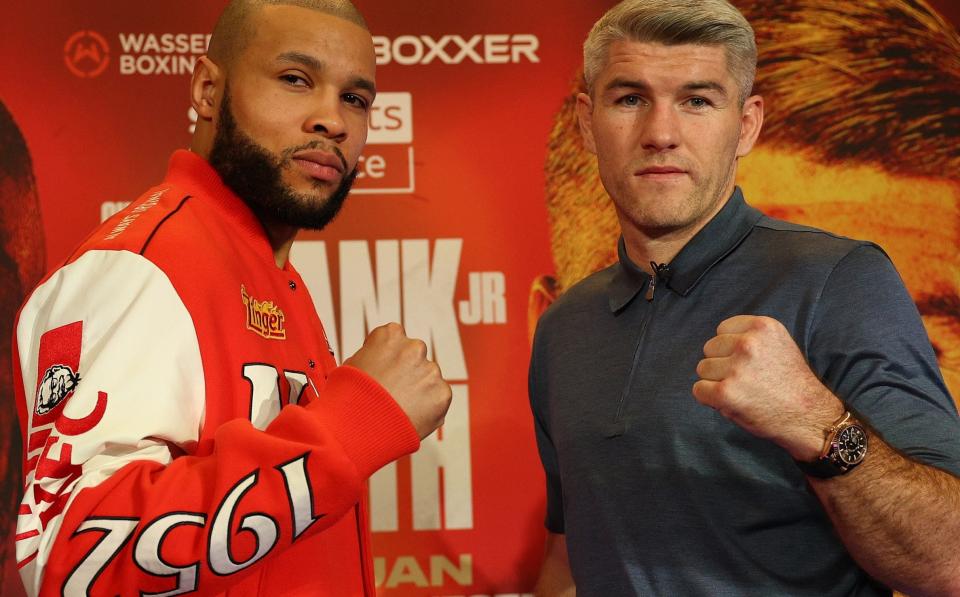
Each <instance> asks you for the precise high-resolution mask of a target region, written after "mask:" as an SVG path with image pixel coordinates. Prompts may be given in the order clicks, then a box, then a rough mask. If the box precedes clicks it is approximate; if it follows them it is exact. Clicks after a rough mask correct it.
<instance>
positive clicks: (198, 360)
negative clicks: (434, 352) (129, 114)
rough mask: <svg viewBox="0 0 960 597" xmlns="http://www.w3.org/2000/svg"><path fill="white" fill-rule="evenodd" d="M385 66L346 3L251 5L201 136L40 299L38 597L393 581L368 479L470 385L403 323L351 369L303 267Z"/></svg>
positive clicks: (222, 58)
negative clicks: (310, 232) (374, 555)
mask: <svg viewBox="0 0 960 597" xmlns="http://www.w3.org/2000/svg"><path fill="white" fill-rule="evenodd" d="M374 67H375V59H374V49H373V44H372V40H371V37H370V34H369V32H368V31H367V29H366V25H365V23H364V21H363V18H362V17H361V15H360V14H359V13H358V12H357V11H356V9H355V8H354V7H353V6H352V5H350V3H349V2H348V1H346V0H273V1H270V0H266V1H265V0H243V1H236V2H232V3H231V4H230V5H229V6H228V7H227V9H226V10H225V12H224V14H223V15H222V16H221V18H220V20H219V21H218V23H217V26H216V28H215V30H214V34H213V37H212V39H211V42H210V48H209V54H208V55H207V56H205V57H203V58H201V59H200V60H199V61H198V64H197V67H196V71H195V73H194V76H193V80H192V84H191V97H192V103H193V107H194V108H195V109H196V111H197V113H198V114H199V119H198V122H197V128H196V133H195V135H194V139H193V143H192V146H191V151H178V152H176V153H175V154H174V155H173V157H172V158H171V160H170V167H169V171H168V173H167V176H166V178H165V179H164V180H163V182H161V183H160V184H158V185H157V186H155V187H153V188H151V189H149V190H147V191H146V192H145V193H144V194H143V195H142V196H141V197H140V198H139V199H137V200H136V201H134V202H133V203H132V204H131V205H130V207H129V208H127V209H126V210H124V211H123V212H121V213H119V214H117V215H116V216H115V217H113V218H112V219H111V220H109V221H107V222H106V223H105V224H104V225H103V226H102V227H101V228H99V229H98V230H96V231H94V232H93V233H92V234H91V235H90V236H89V237H88V238H87V240H86V241H84V242H83V244H82V245H81V246H80V247H79V248H78V249H77V250H76V252H74V254H73V255H71V256H70V257H69V258H68V259H67V261H66V262H65V263H64V264H63V266H62V267H60V268H59V269H58V270H56V271H54V272H53V273H52V274H50V275H49V276H48V277H47V278H46V279H45V280H44V281H43V282H42V283H41V284H40V286H39V287H38V288H37V289H36V290H35V291H34V292H33V293H32V295H31V296H30V297H29V299H28V300H27V302H26V304H25V305H24V306H23V308H22V309H21V311H20V314H19V316H18V319H17V322H16V328H15V351H14V360H15V363H14V371H15V377H16V382H15V387H16V393H17V397H18V402H19V406H20V413H19V414H20V419H21V423H22V425H21V426H22V429H23V432H24V437H23V440H24V454H25V463H24V470H25V495H24V498H23V502H22V503H21V506H20V510H19V517H18V528H17V560H18V563H19V566H20V572H21V576H22V579H23V581H24V584H25V586H26V588H27V591H28V593H29V594H31V595H37V594H41V595H54V594H64V595H181V594H203V595H210V594H228V595H335V596H338V597H339V596H350V595H373V594H374V588H373V575H372V570H371V558H370V548H369V537H368V530H367V529H368V523H367V520H366V510H365V506H364V502H363V497H362V496H363V491H364V486H365V481H366V479H367V478H368V477H369V476H370V475H371V474H372V473H373V472H374V471H376V470H377V469H378V468H380V467H381V466H383V465H384V464H386V463H388V462H390V461H392V460H394V459H396V458H398V457H400V456H403V455H405V454H409V453H410V452H413V451H414V450H416V449H417V447H418V446H419V441H420V439H422V438H423V437H425V436H426V435H428V434H429V433H431V432H432V431H433V430H434V429H436V427H437V426H438V425H439V424H440V423H441V422H442V419H443V416H444V414H445V413H446V409H447V407H448V405H449V401H450V396H451V394H450V388H449V386H448V385H447V384H446V383H445V382H444V381H443V379H442V378H441V377H440V372H439V369H438V368H437V366H436V365H435V364H434V363H432V362H430V361H428V360H426V356H425V355H426V347H425V346H424V344H423V343H422V342H419V341H415V340H411V339H408V338H407V337H406V336H405V335H404V334H403V331H402V330H401V328H400V326H399V325H396V324H391V325H388V326H385V327H382V328H378V329H376V330H374V331H373V332H372V333H371V334H370V336H369V337H368V338H367V340H366V342H365V344H364V346H363V347H362V348H361V349H360V350H359V351H358V352H357V353H356V354H355V355H353V356H351V357H350V358H348V359H347V360H346V361H345V362H344V364H343V365H342V366H337V365H336V363H335V362H334V359H333V356H332V354H331V352H330V350H329V345H328V344H327V340H326V337H325V335H324V332H323V327H322V325H321V323H320V321H319V319H318V317H317V314H316V311H315V309H314V307H313V301H312V300H311V298H310V296H309V294H308V293H307V289H306V286H305V284H304V283H303V281H302V280H301V278H300V276H299V275H298V274H297V272H296V271H295V270H294V268H293V267H292V266H291V265H290V263H289V262H288V261H287V256H288V253H289V250H290V246H291V243H292V242H293V238H294V236H295V234H296V232H297V230H298V229H299V228H303V227H308V228H317V229H318V228H322V227H323V226H324V225H325V224H326V223H327V222H329V221H330V219H331V218H332V217H333V216H334V215H335V214H336V212H337V210H338V209H339V207H340V205H341V204H342V202H343V200H344V198H345V196H346V194H347V191H348V189H349V188H350V184H351V182H352V180H353V177H354V175H355V166H356V164H357V160H358V157H359V155H360V151H361V150H362V148H363V145H364V142H365V141H366V132H367V129H366V126H367V125H366V123H367V115H368V110H369V108H370V105H371V103H372V102H373V99H374V95H375V92H376V91H375V85H374Z"/></svg>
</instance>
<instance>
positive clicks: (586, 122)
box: [577, 93, 597, 154]
mask: <svg viewBox="0 0 960 597" xmlns="http://www.w3.org/2000/svg"><path fill="white" fill-rule="evenodd" d="M577 123H578V124H579V125H580V136H581V137H583V146H584V147H585V148H586V149H587V151H589V152H590V153H593V154H596V153H597V144H596V142H595V141H594V139H593V100H592V99H591V98H590V96H589V95H587V94H586V93H578V94H577Z"/></svg>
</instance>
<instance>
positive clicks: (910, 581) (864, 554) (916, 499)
mask: <svg viewBox="0 0 960 597" xmlns="http://www.w3.org/2000/svg"><path fill="white" fill-rule="evenodd" d="M810 485H811V487H812V488H813V490H814V491H815V492H816V494H817V496H818V497H819V499H820V501H821V502H822V504H823V506H824V508H825V509H826V511H827V513H828V515H829V516H830V519H831V520H832V522H833V525H834V527H835V528H836V530H837V533H838V534H839V535H840V537H841V539H842V540H843V543H844V545H846V547H847V549H848V550H849V551H850V553H851V555H852V556H853V557H854V559H855V560H856V561H857V562H858V563H859V564H860V565H861V566H862V567H863V568H864V569H865V570H866V571H867V572H869V573H870V574H871V575H872V576H874V577H875V578H877V579H878V580H880V581H882V582H884V583H886V584H887V585H889V586H891V587H893V588H895V589H897V590H900V591H904V592H906V593H908V594H910V595H912V596H913V597H920V596H922V595H938V596H939V595H960V479H958V478H957V477H954V476H953V475H951V474H949V473H947V472H944V471H942V470H940V469H937V468H934V467H931V466H928V465H924V464H920V463H918V462H916V461H913V460H911V459H909V458H907V457H905V456H903V455H902V454H900V453H898V452H897V451H895V450H894V449H893V448H891V447H890V446H889V445H887V444H886V443H885V442H884V441H883V440H882V439H881V438H880V437H879V436H877V435H876V434H871V435H870V447H869V452H868V456H867V458H866V459H865V460H864V462H863V463H862V464H860V466H858V467H857V468H856V469H854V470H853V471H851V472H850V473H848V474H846V475H843V476H840V477H834V478H832V479H815V478H810Z"/></svg>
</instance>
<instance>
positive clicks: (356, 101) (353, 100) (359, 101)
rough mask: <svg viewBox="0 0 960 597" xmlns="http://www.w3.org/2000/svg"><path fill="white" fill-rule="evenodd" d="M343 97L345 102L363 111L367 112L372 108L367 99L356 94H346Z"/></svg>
mask: <svg viewBox="0 0 960 597" xmlns="http://www.w3.org/2000/svg"><path fill="white" fill-rule="evenodd" d="M342 97H343V101H345V102H347V103H348V104H350V105H352V106H356V107H358V108H360V109H362V110H366V109H367V108H368V107H370V102H368V101H367V99H366V98H364V97H362V96H359V95H357V94H356V93H344V94H343V96H342Z"/></svg>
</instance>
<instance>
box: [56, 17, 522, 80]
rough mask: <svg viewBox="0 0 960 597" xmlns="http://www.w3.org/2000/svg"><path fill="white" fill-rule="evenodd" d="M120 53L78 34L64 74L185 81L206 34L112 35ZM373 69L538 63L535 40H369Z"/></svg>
mask: <svg viewBox="0 0 960 597" xmlns="http://www.w3.org/2000/svg"><path fill="white" fill-rule="evenodd" d="M117 43H118V44H119V48H120V53H119V54H118V55H117V58H116V60H111V52H110V45H109V44H108V43H107V39H106V37H104V36H103V35H102V34H100V33H99V32H97V31H93V30H90V29H82V30H80V31H77V32H75V33H73V34H72V35H70V36H69V37H68V38H67V41H66V43H64V47H63V59H64V63H65V64H66V66H67V69H68V70H69V71H70V72H71V73H73V74H74V75H75V76H77V77H80V78H95V77H99V76H100V75H102V74H103V73H104V72H106V70H107V66H108V65H110V64H111V63H114V64H116V69H117V72H119V73H120V74H121V75H125V76H130V75H141V76H156V75H190V74H192V73H193V68H194V66H195V65H196V61H197V58H199V57H200V56H202V55H203V54H204V53H206V51H207V45H208V44H209V43H210V34H208V33H160V34H156V33H118V34H117ZM373 46H374V51H375V52H376V57H377V65H378V66H385V65H388V64H390V65H400V66H414V65H427V64H450V65H454V64H464V63H472V64H517V63H521V62H529V63H539V62H540V57H539V55H538V54H537V51H538V50H539V48H540V40H539V39H538V38H537V36H536V35H532V34H529V33H520V34H500V33H496V34H485V35H484V34H476V35H469V36H461V35H452V34H451V35H441V36H440V37H432V36H429V35H400V36H397V37H396V38H389V37H384V36H381V35H375V36H373Z"/></svg>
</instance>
